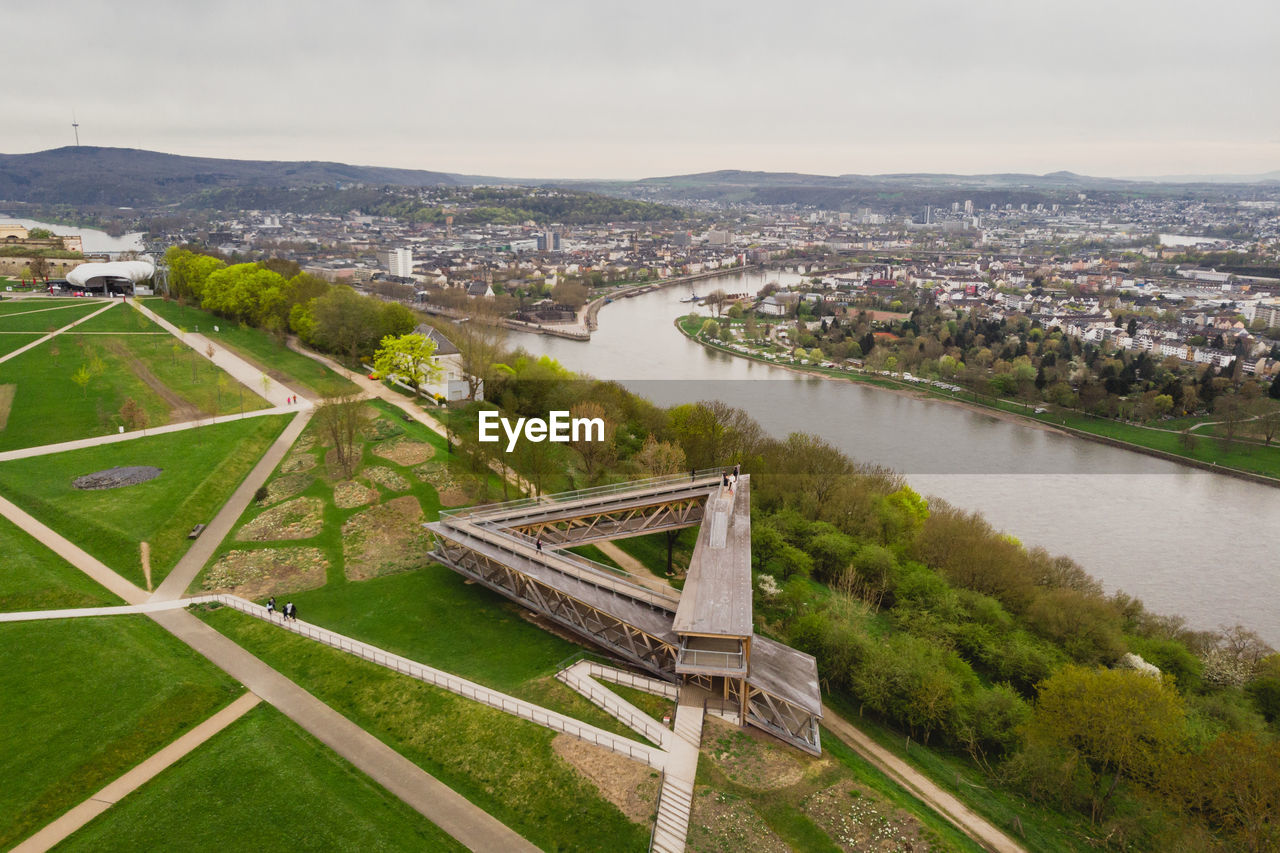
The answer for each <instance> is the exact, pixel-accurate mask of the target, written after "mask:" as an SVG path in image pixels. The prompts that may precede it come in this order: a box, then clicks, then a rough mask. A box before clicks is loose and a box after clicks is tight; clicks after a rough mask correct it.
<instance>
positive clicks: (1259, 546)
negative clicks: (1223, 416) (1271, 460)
mask: <svg viewBox="0 0 1280 853" xmlns="http://www.w3.org/2000/svg"><path fill="white" fill-rule="evenodd" d="M797 280H799V276H796V275H794V274H787V273H781V274H780V273H777V272H769V273H767V274H765V273H759V272H749V273H735V274H730V275H726V276H724V277H721V278H718V279H716V280H714V281H712V280H704V281H699V282H696V283H695V285H694V289H696V291H697V292H699V293H709V292H710V291H711V290H713V289H715V288H717V287H720V288H723V289H724V290H725V291H727V292H730V293H735V292H744V291H745V292H751V293H754V292H756V291H757V290H759V289H760V288H761V287H762V286H763V285H764V284H765V283H766V282H767V281H780V282H781V283H782V284H784V285H785V284H788V283H792V282H794V281H797ZM689 293H690V287H689V286H687V285H682V286H676V287H671V288H667V289H665V290H658V291H653V292H651V293H648V294H645V295H643V296H637V297H634V298H632V299H621V300H618V301H617V302H615V303H613V304H611V305H608V306H605V307H604V308H603V309H602V310H601V311H600V316H599V324H600V327H599V329H598V331H596V332H595V333H594V334H593V336H592V339H591V341H590V342H578V341H570V340H566V339H562V338H552V337H543V336H538V335H532V334H526V333H513V334H512V336H511V338H510V340H509V343H510V344H513V345H519V346H522V347H524V348H525V349H526V350H528V351H529V352H531V353H535V354H546V355H549V356H551V357H552V358H554V359H556V360H557V361H559V362H560V363H562V364H563V365H565V366H566V367H568V368H570V369H572V370H575V371H579V372H582V373H587V374H590V375H592V376H595V377H598V378H601V379H613V380H617V381H619V382H620V383H621V384H623V385H624V386H626V387H627V388H628V389H629V390H631V391H634V392H635V393H637V394H639V395H641V396H643V397H646V398H648V399H650V400H652V401H653V402H655V403H658V404H660V405H672V404H676V403H683V402H692V401H697V400H711V399H718V400H723V401H724V402H726V403H729V404H731V405H734V406H739V407H741V408H743V409H745V410H746V411H748V412H749V413H750V414H751V415H752V417H754V418H755V419H756V420H757V421H759V422H760V424H761V425H762V426H763V427H764V428H765V429H766V430H768V431H769V432H770V433H771V434H773V435H777V436H785V435H786V434H788V433H790V432H797V431H799V432H809V433H814V434H817V435H820V436H822V437H823V438H825V439H827V440H828V441H830V442H831V443H833V444H835V445H836V446H838V447H839V448H840V449H842V450H843V451H845V452H846V453H847V454H848V455H850V456H851V457H853V458H854V459H857V460H859V461H864V462H870V463H875V464H879V465H884V466H887V467H889V468H892V469H894V470H897V471H900V472H902V473H903V474H905V475H906V477H907V480H908V482H909V483H910V484H911V485H912V487H913V488H915V489H916V490H917V491H920V492H921V493H923V494H925V495H932V496H937V497H941V498H943V499H945V500H946V501H948V502H950V503H952V504H954V505H956V506H960V507H964V508H965V509H973V510H978V511H980V512H981V513H982V514H983V515H985V516H986V518H987V519H988V520H989V521H991V523H992V524H994V525H995V526H996V527H998V528H1000V529H1002V530H1005V531H1007V532H1009V533H1011V534H1012V535H1014V536H1016V537H1017V538H1018V539H1020V540H1021V541H1022V542H1023V543H1025V544H1027V545H1040V546H1043V547H1045V548H1047V549H1048V550H1049V551H1051V552H1053V553H1060V554H1068V555H1070V556H1071V557H1073V558H1074V559H1075V560H1076V561H1077V562H1079V563H1080V564H1081V565H1082V566H1084V567H1085V568H1086V569H1087V570H1088V571H1089V572H1090V573H1092V574H1093V575H1094V576H1095V577H1097V578H1099V579H1100V580H1102V582H1103V583H1104V585H1105V586H1106V587H1107V589H1108V590H1116V589H1122V590H1124V591H1125V592H1127V593H1129V594H1131V595H1136V596H1138V597H1139V598H1141V599H1142V600H1143V601H1144V602H1145V603H1146V604H1147V606H1148V607H1149V608H1151V609H1152V610H1154V611H1156V612H1159V613H1177V614H1181V615H1183V616H1185V617H1186V618H1187V621H1188V623H1189V624H1191V625H1192V626H1194V627H1196V628H1216V627H1219V626H1221V625H1234V624H1236V623H1241V624H1243V625H1245V626H1247V627H1249V628H1253V629H1254V630H1256V631H1258V632H1259V633H1261V634H1262V635H1263V636H1264V637H1265V638H1266V639H1267V640H1268V642H1270V643H1271V644H1272V645H1276V646H1280V606H1278V605H1280V589H1278V587H1280V570H1278V565H1280V549H1278V548H1277V546H1276V532H1277V530H1280V489H1277V488H1272V487H1268V486H1262V485H1256V484H1253V483H1248V482H1245V481H1243V480H1237V479H1235V478H1232V477H1226V476H1222V475H1218V474H1211V473H1208V472H1204V471H1199V470H1196V469H1193V468H1187V467H1185V466H1182V465H1177V464H1175V463H1172V462H1165V461H1163V460H1160V459H1155V458H1152V457H1149V456H1144V455H1141V454H1138V453H1131V452H1128V451H1124V450H1119V449H1116V448H1112V447H1107V446H1105V445H1102V444H1097V443H1095V442H1091V441H1085V440H1083V439H1078V438H1073V437H1070V436H1065V435H1060V434H1057V433H1053V432H1049V431H1046V430H1043V429H1039V428H1036V427H1034V426H1026V425H1023V424H1019V423H1012V422H1009V421H1004V420H1000V419H998V418H995V417H992V416H991V415H987V414H983V413H981V412H976V411H970V410H968V409H965V408H963V407H961V406H957V405H953V404H948V403H944V402H937V401H930V400H918V399H915V398H913V397H909V396H906V395H902V394H895V393H891V392H887V391H883V390H878V389H874V388H868V387H866V386H862V385H857V384H854V383H849V382H842V381H832V380H826V379H818V378H813V377H805V376H800V375H797V374H795V373H792V372H790V371H787V370H783V369H781V368H778V367H773V366H771V365H766V364H760V363H757V362H752V361H747V360H746V359H741V358H736V357H734V356H730V355H726V354H724V353H720V352H715V351H712V350H709V349H706V348H704V347H702V346H700V345H698V344H695V343H693V342H692V341H689V340H688V339H686V338H685V337H684V336H683V335H681V334H680V332H679V331H678V330H677V329H676V328H675V327H674V325H673V320H674V319H675V318H676V317H679V316H681V315H682V314H687V313H689V309H690V307H691V306H690V305H688V304H682V303H681V302H680V299H682V298H685V297H687V296H688V295H689Z"/></svg>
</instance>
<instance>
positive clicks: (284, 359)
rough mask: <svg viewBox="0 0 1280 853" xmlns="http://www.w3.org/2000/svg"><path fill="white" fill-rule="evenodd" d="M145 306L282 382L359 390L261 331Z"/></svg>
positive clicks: (154, 303)
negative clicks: (211, 340) (223, 347)
mask: <svg viewBox="0 0 1280 853" xmlns="http://www.w3.org/2000/svg"><path fill="white" fill-rule="evenodd" d="M145 304H146V306H147V307H148V308H150V309H151V310H152V311H154V312H156V313H157V314H159V315H160V316H161V317H163V318H164V319H166V320H168V321H169V322H170V323H173V324H174V325H175V326H179V327H181V328H184V329H187V330H188V331H192V332H195V331H198V332H200V333H201V334H202V335H206V336H208V337H209V338H212V339H214V340H217V341H218V342H219V343H221V344H223V345H224V346H227V347H230V348H231V349H233V350H235V351H236V352H238V353H239V354H240V355H241V356H243V357H245V358H246V359H248V360H249V361H252V362H254V363H256V364H258V365H260V366H262V369H263V370H265V371H266V372H267V373H269V374H270V375H271V376H273V377H275V378H277V379H280V380H281V381H283V382H286V383H289V384H296V385H300V386H302V387H303V388H308V389H310V390H311V391H314V392H316V393H317V394H327V393H340V394H347V393H351V392H353V391H357V390H359V388H358V387H357V386H356V384H355V383H353V382H351V381H349V380H347V379H345V378H343V377H341V376H338V375H337V374H336V373H334V372H333V371H332V370H330V369H329V368H327V367H325V366H324V365H322V364H320V363H319V362H317V361H315V360H313V359H310V358H307V357H306V356H305V355H300V354H299V353H296V352H294V351H293V350H291V349H289V348H288V347H287V346H285V345H284V344H282V343H279V342H277V341H276V340H275V338H273V337H272V336H271V335H269V334H268V333H267V332H264V331H263V330H261V329H256V328H254V327H252V326H239V325H236V324H235V323H233V322H230V321H228V320H224V319H222V318H221V317H216V316H214V315H213V314H210V313H208V312H207V311H201V310H200V309H199V308H193V307H191V306H189V305H181V304H179V303H177V302H173V301H168V300H165V299H160V298H153V299H147V300H145ZM214 326H217V327H218V331H217V332H214V331H213V328H214Z"/></svg>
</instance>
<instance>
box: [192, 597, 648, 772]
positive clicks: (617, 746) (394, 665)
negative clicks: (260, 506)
mask: <svg viewBox="0 0 1280 853" xmlns="http://www.w3.org/2000/svg"><path fill="white" fill-rule="evenodd" d="M209 602H217V603H219V604H223V605H226V606H228V607H231V608H232V609H234V610H238V611H240V612H242V613H245V614H248V615H249V616H252V617H254V618H256V619H260V620H262V621H264V622H270V623H271V624H273V625H276V626H277V627H280V628H283V629H284V630H286V631H289V632H291V633H294V634H298V635H299V636H303V637H306V638H308V639H310V640H315V641H316V642H319V643H322V644H324V645H326V646H329V647H330V648H334V649H337V650H339V651H342V652H346V653H347V654H350V655H354V656H356V657H359V658H361V659H362V660H366V661H368V662H370V663H372V664H375V665H376V666H381V667H384V668H386V669H390V670H394V671H395V672H398V673H400V674H401V675H407V676H408V677H410V678H413V679H416V680H418V681H422V682H424V683H426V684H430V685H432V686H433V687H438V688H440V689H442V690H446V691H448V692H450V693H453V694H455V695H457V696H461V697H463V698H464V699H470V700H472V701H475V702H479V703H481V704H483V705H487V706H489V707H490V708H494V709H496V710H499V711H502V712H503V713H506V714H511V715H512V716H515V717H518V718H520V719H522V720H527V721H529V722H531V723H534V724H536V725H539V726H542V727H544V728H548V729H551V730H552V731H556V732H560V733H562V734H567V735H570V736H571V737H576V738H578V739H579V740H583V741H586V742H587V743H591V744H594V745H596V746H600V747H603V748H605V749H607V750H609V751H610V752H616V753H617V754H619V755H625V756H627V757H628V758H631V759H633V760H635V761H641V762H644V763H645V764H647V765H648V766H650V767H652V768H654V769H655V770H660V769H662V766H663V763H664V758H665V753H664V752H663V751H662V749H661V748H660V747H650V746H648V745H646V744H642V743H639V742H637V741H634V740H631V739H630V738H626V737H622V736H621V735H615V734H614V733H612V732H609V731H606V730H604V729H601V728H598V727H596V726H592V725H590V724H588V723H582V722H579V721H576V720H573V719H572V718H570V717H567V716H565V715H563V714H558V713H556V712H554V711H550V710H548V709H547V708H543V707H541V706H540V705H535V704H534V703H532V702H528V701H526V700H523V699H517V698H516V697H514V696H509V695H507V694H505V693H502V692H501V691H498V690H494V689H492V688H489V687H485V686H484V685H482V684H477V683H475V682H473V681H468V680H467V679H465V678H460V677H459V676H456V675H453V674H451V673H448V672H444V671H443V670H438V669H435V668H434V667H430V666H427V665H426V664H421V663H418V662H417V661H414V660H410V659H408V658H405V657H402V656H400V655H396V654H391V653H390V652H386V651H384V650H382V649H379V648H378V647H376V646H372V645H370V644H368V643H364V642H362V641H360V640H354V639H352V638H350V637H346V636H344V635H342V634H339V633H337V632H335V631H330V630H329V629H327V628H321V627H320V626H318V625H311V624H309V623H307V622H299V621H297V620H296V619H294V620H286V619H284V618H277V617H276V616H274V615H272V614H270V613H268V612H267V610H266V608H265V607H263V606H262V605H260V604H255V603H253V602H251V601H247V600H245V599H243V598H240V597H239V596H235V595H227V594H225V593H222V594H217V595H202V596H197V597H194V598H192V599H190V600H189V603H190V604H204V603H209Z"/></svg>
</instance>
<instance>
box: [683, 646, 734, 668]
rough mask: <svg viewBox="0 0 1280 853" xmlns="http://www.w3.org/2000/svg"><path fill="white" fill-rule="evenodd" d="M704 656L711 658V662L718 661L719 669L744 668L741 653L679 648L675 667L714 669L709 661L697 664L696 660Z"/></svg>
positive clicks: (713, 665)
mask: <svg viewBox="0 0 1280 853" xmlns="http://www.w3.org/2000/svg"><path fill="white" fill-rule="evenodd" d="M700 656H705V657H709V658H711V660H712V661H719V664H720V668H721V669H730V668H732V669H743V668H745V667H746V661H745V659H744V657H743V654H742V652H718V651H714V650H712V649H690V648H681V649H680V654H679V656H678V657H677V658H676V665H677V666H700V667H709V668H714V667H715V666H716V664H714V663H711V662H710V661H708V662H706V663H701V662H699V660H698V658H699V657H700Z"/></svg>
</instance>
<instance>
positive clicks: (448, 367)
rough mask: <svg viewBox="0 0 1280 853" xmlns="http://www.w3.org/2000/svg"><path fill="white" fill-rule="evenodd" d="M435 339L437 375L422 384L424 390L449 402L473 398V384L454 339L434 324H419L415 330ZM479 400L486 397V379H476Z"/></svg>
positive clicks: (432, 358)
mask: <svg viewBox="0 0 1280 853" xmlns="http://www.w3.org/2000/svg"><path fill="white" fill-rule="evenodd" d="M414 331H415V332H418V333H420V334H423V335H426V336H427V337H428V338H430V339H431V340H432V341H435V345H436V351H435V353H434V354H433V355H432V356H431V361H432V362H433V363H434V364H435V365H436V367H437V368H438V369H437V370H436V372H435V376H434V377H433V378H431V379H428V380H427V381H426V382H424V383H423V384H422V390H423V391H425V392H426V393H428V394H430V395H431V396H432V397H434V398H435V399H437V400H441V399H443V400H445V401H446V402H449V403H454V402H458V401H460V400H469V399H471V384H470V383H469V382H468V381H467V375H468V374H467V372H466V371H465V370H463V369H462V353H461V352H460V351H459V350H458V348H457V347H456V346H454V345H453V341H451V340H449V339H448V338H446V337H445V336H444V335H442V334H441V333H440V331H439V330H438V329H436V328H435V327H434V326H426V325H422V326H419V327H418V328H417V329H415V330H414ZM475 399H476V400H477V401H479V400H483V399H484V380H483V379H479V380H477V381H476V396H475Z"/></svg>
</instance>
